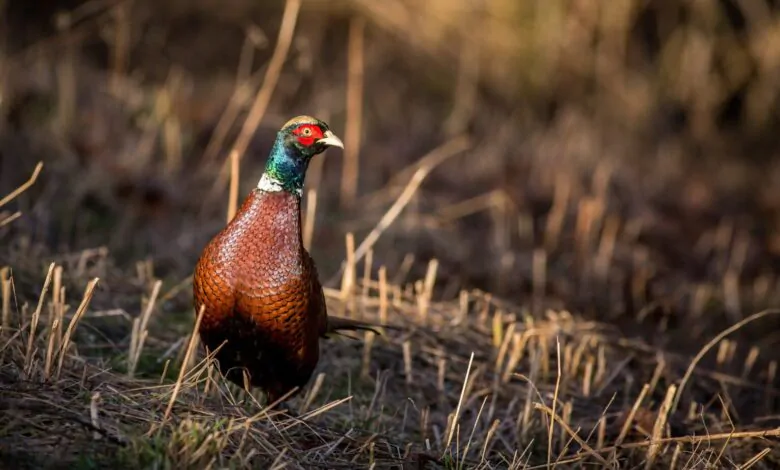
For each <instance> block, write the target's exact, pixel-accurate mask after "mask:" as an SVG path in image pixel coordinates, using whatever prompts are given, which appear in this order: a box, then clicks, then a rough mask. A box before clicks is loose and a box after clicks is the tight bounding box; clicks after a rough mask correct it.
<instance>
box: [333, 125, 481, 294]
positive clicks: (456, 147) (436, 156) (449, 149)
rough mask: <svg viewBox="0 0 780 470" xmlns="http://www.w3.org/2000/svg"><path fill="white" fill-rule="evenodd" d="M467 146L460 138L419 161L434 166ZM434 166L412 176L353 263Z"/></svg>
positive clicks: (372, 231)
mask: <svg viewBox="0 0 780 470" xmlns="http://www.w3.org/2000/svg"><path fill="white" fill-rule="evenodd" d="M469 145H470V142H469V139H468V138H467V137H465V136H461V137H459V138H456V139H453V140H450V141H448V142H446V143H444V144H443V145H441V146H439V147H437V148H436V149H434V150H433V151H431V152H430V153H428V154H427V155H426V156H424V157H423V158H422V159H420V160H421V161H432V162H434V163H435V165H438V164H440V163H442V162H443V161H444V160H446V159H447V158H449V157H452V156H455V155H457V154H458V153H460V152H462V151H464V150H466V149H467V148H468V147H469ZM435 165H434V164H431V165H427V164H423V165H421V166H420V167H419V168H418V169H417V171H416V172H415V173H414V175H412V178H411V179H410V180H409V182H408V183H407V184H406V187H405V188H404V190H403V191H402V192H401V194H400V195H399V196H398V198H397V199H396V200H395V202H394V203H393V205H392V206H390V208H389V209H388V210H387V212H385V214H384V215H383V216H382V218H381V219H379V222H377V224H376V226H375V227H374V228H373V229H372V230H371V232H370V233H369V234H368V235H367V236H366V238H365V239H363V241H362V242H361V243H360V245H359V246H358V247H357V249H356V250H355V258H354V262H355V263H357V262H359V261H360V260H362V259H363V256H365V254H366V252H367V251H368V250H369V249H370V248H371V247H373V246H374V243H376V241H377V240H379V237H380V236H381V235H382V233H384V231H385V230H387V228H388V227H390V225H392V223H393V222H394V221H395V219H396V218H397V217H398V215H399V214H400V213H401V211H402V210H403V209H404V207H406V205H407V204H409V201H411V200H412V196H414V194H415V193H416V192H417V189H419V187H420V184H422V182H423V180H424V179H425V177H426V176H428V174H429V173H430V172H431V170H433V169H434V168H435ZM344 269H345V263H342V265H341V268H340V269H339V270H338V272H336V273H335V274H334V275H333V277H332V278H331V279H330V280H329V281H328V282H327V283H326V284H332V283H333V282H334V281H335V280H336V279H338V277H339V276H341V275H342V273H343V272H344Z"/></svg>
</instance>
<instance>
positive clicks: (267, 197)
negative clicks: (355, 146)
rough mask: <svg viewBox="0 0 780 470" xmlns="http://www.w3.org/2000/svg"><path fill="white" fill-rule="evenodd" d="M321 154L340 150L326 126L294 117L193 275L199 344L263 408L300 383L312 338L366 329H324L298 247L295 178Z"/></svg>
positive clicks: (313, 351) (312, 273)
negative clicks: (253, 391) (257, 393)
mask: <svg viewBox="0 0 780 470" xmlns="http://www.w3.org/2000/svg"><path fill="white" fill-rule="evenodd" d="M306 129H308V130H306ZM318 142H324V144H319V143H318ZM307 144H308V145H307ZM326 145H337V146H342V145H341V141H340V140H338V138H336V137H335V136H334V135H333V133H332V132H330V131H329V130H328V127H327V125H326V124H325V123H323V122H321V121H318V120H316V119H314V118H310V117H307V116H302V117H298V118H295V119H293V120H291V121H289V122H288V123H287V124H285V126H284V127H283V128H282V129H281V130H280V131H279V134H278V136H277V140H276V143H275V144H274V148H273V149H272V151H271V156H270V157H269V161H268V164H267V166H266V171H265V173H264V174H263V178H262V179H261V180H260V183H259V184H258V187H257V188H255V189H253V190H252V192H251V193H250V194H249V195H248V196H247V198H246V199H245V200H244V202H243V204H242V205H241V207H240V209H239V210H238V211H237V213H236V215H235V217H234V218H233V219H232V220H231V221H230V222H229V223H228V224H227V226H226V227H225V228H224V229H222V231H221V232H219V233H218V234H217V235H216V236H215V237H214V238H213V239H212V240H211V241H210V242H209V243H208V244H207V246H206V248H205V249H204V250H203V253H202V254H201V257H200V259H199V260H198V263H197V265H196V267H195V272H194V276H193V293H194V299H195V307H196V309H200V308H201V307H203V308H204V314H203V318H202V320H201V324H200V329H199V333H200V337H201V340H202V342H203V344H204V345H205V346H206V348H207V349H208V350H209V351H215V350H217V353H216V355H215V358H216V359H217V361H218V363H219V368H220V370H221V372H222V373H223V374H224V375H225V377H226V378H227V379H228V380H230V381H232V382H234V383H236V384H238V385H240V386H243V385H245V374H246V377H247V378H248V381H249V384H250V385H252V386H255V387H259V388H261V389H263V390H264V391H265V392H266V395H267V400H268V402H269V403H270V402H273V401H276V400H277V399H279V398H280V397H281V396H283V395H284V394H286V393H287V392H289V391H290V390H292V389H293V388H295V387H298V388H299V390H300V388H301V387H302V386H303V385H305V384H306V383H307V382H308V380H309V379H310V378H311V375H312V373H313V371H314V369H315V367H316V365H317V362H318V360H319V338H320V337H322V336H325V335H326V334H327V333H328V332H329V331H332V330H333V329H372V328H371V327H370V326H368V325H367V324H361V323H359V322H354V321H350V320H346V319H338V318H332V320H333V321H332V322H330V323H329V320H328V315H327V309H326V305H325V298H324V295H323V292H322V286H321V285H320V282H319V278H318V274H317V269H316V267H315V265H314V262H313V260H312V258H311V257H310V256H309V253H308V252H307V251H306V250H305V249H304V247H303V244H302V240H301V221H300V205H301V199H300V193H301V187H302V185H303V177H304V175H305V171H306V167H307V165H308V161H309V159H310V158H311V157H312V156H313V155H315V154H316V153H320V152H322V151H323V150H324V149H325V146H326Z"/></svg>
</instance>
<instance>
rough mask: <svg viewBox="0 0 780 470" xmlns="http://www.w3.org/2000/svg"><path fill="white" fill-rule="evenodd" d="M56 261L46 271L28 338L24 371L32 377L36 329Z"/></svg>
mask: <svg viewBox="0 0 780 470" xmlns="http://www.w3.org/2000/svg"><path fill="white" fill-rule="evenodd" d="M54 266H55V264H54V263H51V264H50V265H49V270H48V272H47V273H46V279H45V280H44V281H43V288H42V289H41V293H40V295H39V297H38V306H37V307H35V311H34V312H33V315H32V320H31V321H30V332H29V334H30V336H29V337H28V338H27V352H26V354H25V356H24V372H25V375H27V377H28V378H29V377H30V374H32V366H33V347H34V346H35V334H36V329H37V328H38V319H39V318H40V316H41V309H42V308H43V299H44V298H46V293H47V292H48V290H49V284H50V283H51V277H52V274H53V273H54Z"/></svg>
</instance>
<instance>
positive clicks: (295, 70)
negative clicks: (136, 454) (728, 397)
mask: <svg viewBox="0 0 780 470" xmlns="http://www.w3.org/2000/svg"><path fill="white" fill-rule="evenodd" d="M0 5H2V6H3V15H2V22H3V25H2V26H3V28H2V31H3V35H2V53H1V54H0V74H2V75H0V85H1V86H2V89H0V106H1V110H2V120H1V122H0V194H6V193H8V192H10V191H11V190H12V189H13V188H15V187H16V186H18V185H19V184H21V183H22V182H24V181H25V180H26V179H27V178H28V177H29V175H30V173H31V172H32V170H33V168H34V166H35V165H36V163H37V162H38V161H43V162H44V170H43V172H42V173H41V176H40V179H39V181H38V183H36V185H35V186H34V187H33V188H31V189H30V190H29V191H28V192H26V193H25V194H23V195H22V196H21V197H20V198H19V199H17V200H15V201H14V202H13V203H12V204H11V205H9V206H7V207H5V208H4V210H6V211H7V212H9V213H10V212H13V211H15V210H21V211H22V212H23V216H22V217H21V218H19V219H17V220H16V221H14V222H13V223H12V224H8V225H7V226H5V227H2V228H0V237H2V238H0V240H2V242H3V245H4V246H3V248H2V249H0V264H3V263H8V264H12V265H20V264H23V263H28V264H30V265H32V266H34V267H35V272H36V273H37V272H38V271H41V270H45V266H46V265H48V262H49V261H48V258H46V256H53V255H55V254H57V255H62V256H65V255H66V254H68V253H76V252H80V250H85V249H96V251H95V253H97V254H96V255H95V256H97V257H103V258H104V259H105V260H107V261H105V262H106V263H110V264H111V265H112V266H117V267H127V266H133V265H134V263H136V262H138V261H139V260H144V259H151V260H153V261H154V271H155V273H154V274H155V276H159V277H161V278H163V279H166V280H167V281H166V282H168V281H170V282H179V281H181V280H182V279H185V278H186V276H188V275H189V274H190V273H191V270H192V267H193V266H194V263H195V261H196V259H197V256H198V254H199V252H200V250H201V249H202V247H203V246H204V244H205V243H206V241H207V240H208V239H209V238H210V237H211V236H213V235H214V234H215V233H216V232H217V231H218V230H219V229H220V228H221V227H222V226H224V223H225V213H226V207H227V183H226V179H225V178H224V176H225V175H226V173H225V171H224V170H225V167H226V162H227V159H228V155H229V153H230V149H231V148H232V147H233V145H234V144H235V142H236V141H237V140H238V141H240V140H241V137H240V134H241V129H242V126H243V125H244V122H245V121H246V120H247V116H248V115H249V111H250V109H251V108H252V106H253V103H255V102H256V100H258V99H259V100H260V101H262V100H264V99H268V101H267V106H261V108H262V110H261V111H262V112H261V115H260V117H261V119H260V121H259V125H258V127H257V129H256V131H254V132H252V133H251V139H250V140H249V141H248V142H247V148H246V152H244V153H243V158H242V159H241V173H240V174H241V186H240V195H241V197H242V198H243V196H244V195H245V194H246V193H247V191H249V190H250V188H252V187H253V186H254V185H255V184H256V183H257V180H258V178H259V177H260V175H261V173H262V170H263V166H264V164H265V159H266V156H267V153H268V150H269V148H270V145H271V142H272V140H273V137H274V134H275V132H276V130H277V129H278V128H279V126H280V125H281V124H282V123H283V122H285V121H286V120H287V119H289V118H290V117H292V116H295V115H298V114H311V115H314V116H317V117H319V118H321V119H323V120H325V121H327V122H328V123H329V124H330V126H331V127H332V129H334V131H335V132H336V134H337V135H339V136H341V137H342V139H345V142H346V143H347V147H348V148H347V150H346V151H345V152H340V151H329V152H327V154H325V155H321V156H320V157H317V158H316V159H315V161H314V162H313V163H312V167H311V168H310V171H309V175H308V177H307V189H310V190H316V195H317V196H316V197H317V203H316V204H317V205H316V218H315V220H316V223H315V225H314V235H313V237H312V240H313V241H312V244H311V250H312V254H313V256H314V258H315V259H316V260H317V263H318V265H319V266H320V268H319V269H320V272H321V273H322V274H321V275H322V277H323V281H327V280H329V279H330V278H331V276H333V275H334V274H337V271H338V269H339V266H340V264H341V262H342V260H343V259H344V253H345V234H346V233H347V232H352V233H354V234H355V238H356V240H357V241H358V242H359V241H361V240H362V239H363V238H364V237H365V236H366V234H367V233H368V232H369V231H370V230H371V228H373V227H374V225H375V224H376V223H377V221H378V220H379V219H380V218H381V216H382V214H384V213H385V211H387V209H388V208H389V207H390V205H391V204H392V203H393V201H395V200H396V199H397V198H398V197H399V195H400V193H401V191H402V190H403V188H404V186H405V185H406V184H407V182H408V181H409V178H410V177H411V176H412V174H413V172H414V170H415V169H416V168H417V167H418V166H419V165H422V164H424V163H425V162H429V161H431V160H436V161H437V163H438V164H437V166H436V167H435V168H433V169H432V170H431V173H430V174H429V175H428V177H427V178H426V179H425V180H424V181H423V183H422V185H421V186H420V188H419V190H418V191H417V192H416V193H415V195H414V197H413V200H412V201H411V202H410V203H409V205H408V206H407V207H406V208H405V209H404V211H403V213H402V214H401V215H400V217H399V218H398V219H397V220H396V221H395V222H394V224H393V225H392V226H391V227H390V228H389V229H388V230H387V231H386V232H385V233H384V234H383V235H382V237H381V238H380V239H379V241H378V242H377V244H376V245H375V247H374V254H373V257H372V263H373V267H374V269H378V267H379V266H381V265H385V266H387V268H388V272H389V273H390V277H391V278H393V279H395V280H396V281H398V282H401V283H404V282H409V281H413V280H415V279H420V278H421V277H423V276H424V275H425V272H426V269H427V266H428V261H429V260H430V259H431V258H436V259H437V260H438V261H439V267H438V275H437V278H438V282H437V292H436V294H435V295H436V297H437V298H439V299H450V298H457V295H458V291H459V289H461V288H466V289H471V288H476V289H483V290H487V291H490V292H492V293H494V295H496V296H498V297H502V298H507V299H510V300H512V301H513V302H516V303H519V304H522V305H524V306H527V308H528V309H533V310H539V311H542V309H544V308H546V307H554V308H565V309H568V310H570V311H572V312H577V313H579V314H584V315H586V316H588V317H590V318H594V319H598V320H604V321H609V322H612V323H615V324H618V325H620V326H621V327H623V328H625V330H626V331H629V332H634V334H637V335H640V336H642V337H644V338H645V339H646V340H647V341H650V342H655V343H657V344H659V345H660V346H664V345H670V344H673V346H674V347H675V348H678V349H685V348H686V347H687V346H695V345H696V344H701V341H705V340H707V339H709V338H710V337H712V335H714V334H715V333H717V332H719V331H720V330H721V329H723V328H724V327H725V326H728V325H729V324H733V323H734V322H736V321H738V320H739V319H741V318H743V317H745V316H747V315H749V314H751V313H754V312H755V311H757V310H760V309H763V308H766V307H769V306H773V305H778V303H780V302H778V301H779V300H780V298H779V297H780V289H777V283H778V272H779V271H780V237H778V235H779V233H778V222H780V212H779V211H780V191H779V190H778V188H777V184H778V182H780V160H778V159H777V158H776V156H777V153H778V150H779V149H780V139H779V138H778V137H777V132H776V131H777V128H778V124H779V123H780V120H779V119H778V118H780V114H779V113H778V111H780V107H778V98H779V97H780V15H778V10H777V2H776V1H774V0H772V1H770V0H688V1H672V0H657V1H639V0H621V1H593V0H577V1H571V0H567V1H563V0H537V1H531V0H524V1H520V0H470V1H467V0H462V1H452V0H426V1H424V2H419V1H413V0H392V1H391V0H387V1H383V2H376V1H372V0H342V1H325V0H304V1H302V2H301V5H300V9H299V10H296V9H294V8H293V10H295V11H292V12H291V10H290V7H289V5H288V10H287V13H286V14H285V13H284V11H285V2H284V1H275V0H273V1H272V0H267V1H249V0H222V1H216V0H187V1H183V0H170V1H167V2H153V1H149V0H125V1H99V0H93V1H75V0H70V1H66V0H63V1H39V2H24V1H5V2H0ZM285 15H286V16H285ZM283 17H284V18H283ZM285 28H286V29H287V31H285ZM285 38H287V40H289V42H288V44H289V47H286V46H285V44H284V42H285V40H286V39H285ZM280 44H281V46H284V47H280ZM285 48H286V50H281V51H280V50H279V49H285ZM275 50H276V52H275ZM274 54H277V56H278V57H277V58H276V59H274V58H273V57H274ZM280 60H283V62H281V61H280ZM275 61H276V62H277V63H276V64H275V63H274V62H275ZM280 66H281V67H280ZM258 95H260V97H259V98H258ZM448 145H449V147H448ZM441 146H444V148H443V149H442V147H441ZM437 148H438V149H439V150H438V151H436V149H437ZM432 151H434V154H433V155H430V152H432ZM436 152H438V153H436ZM442 152H443V153H444V154H446V155H444V156H442ZM426 155H428V157H425V156H426ZM220 175H222V176H220ZM310 201H311V198H310V197H309V198H307V204H308V203H310ZM41 272H43V271H41ZM36 279H37V278H36ZM36 282H37V281H36ZM333 285H334V283H331V284H330V286H331V287H332V286H333ZM101 288H102V289H109V290H110V289H114V290H118V289H121V287H118V286H117V285H116V284H113V285H112V284H111V283H108V285H107V286H102V287H101ZM108 299H110V297H108ZM106 302H108V303H111V302H116V300H113V301H112V300H106ZM181 302H182V303H183V304H186V303H187V302H190V299H189V291H188V290H185V291H184V293H183V294H182V299H181ZM761 323H762V326H761V327H755V328H751V327H748V328H745V329H744V330H742V333H741V334H744V335H748V336H749V337H750V338H751V340H752V343H751V344H750V345H755V346H759V347H762V348H763V347H765V346H768V345H774V344H776V343H778V339H780V338H778V335H777V333H776V332H775V331H780V330H778V329H774V331H773V329H772V328H771V327H770V328H768V327H767V324H766V323H767V321H762V322H761ZM778 326H780V325H778ZM662 333H663V334H662ZM680 338H685V339H686V340H690V339H695V340H696V341H686V342H684V343H680V342H679V341H678V340H679V339H680ZM770 349H771V348H770Z"/></svg>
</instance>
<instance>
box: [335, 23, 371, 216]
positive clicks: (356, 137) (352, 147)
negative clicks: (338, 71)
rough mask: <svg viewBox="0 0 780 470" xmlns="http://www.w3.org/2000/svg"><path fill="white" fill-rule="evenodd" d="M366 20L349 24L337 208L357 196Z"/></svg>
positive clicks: (347, 204)
mask: <svg viewBox="0 0 780 470" xmlns="http://www.w3.org/2000/svg"><path fill="white" fill-rule="evenodd" d="M365 27H366V20H365V18H363V17H362V16H359V15H358V16H355V17H354V18H352V20H351V21H350V24H349V40H348V41H349V45H348V52H347V60H348V63H347V123H346V129H345V130H344V160H343V162H344V163H343V166H342V167H341V170H342V173H341V198H340V200H341V205H342V207H346V208H349V207H352V206H353V205H354V204H355V197H356V195H357V188H358V177H359V175H360V173H359V166H360V160H359V157H360V134H361V132H362V123H363V116H362V115H363V69H364V53H363V47H364V45H363V44H364V31H365Z"/></svg>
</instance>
